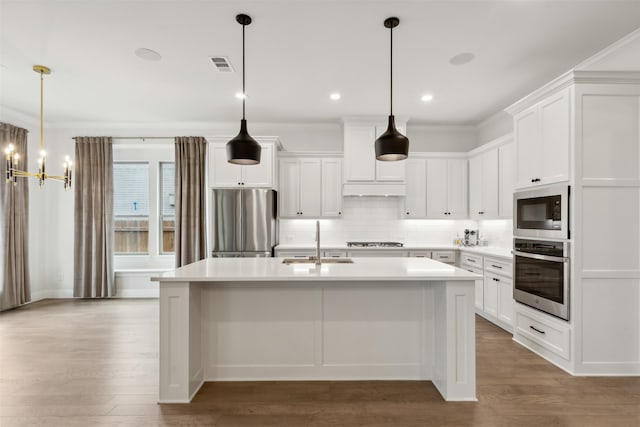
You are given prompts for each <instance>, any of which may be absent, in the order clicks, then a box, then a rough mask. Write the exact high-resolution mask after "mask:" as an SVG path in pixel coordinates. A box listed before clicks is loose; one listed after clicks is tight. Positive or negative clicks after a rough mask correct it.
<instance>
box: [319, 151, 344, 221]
mask: <svg viewBox="0 0 640 427" xmlns="http://www.w3.org/2000/svg"><path fill="white" fill-rule="evenodd" d="M340 215H342V159H337V158H336V159H322V216H323V217H330V216H340Z"/></svg>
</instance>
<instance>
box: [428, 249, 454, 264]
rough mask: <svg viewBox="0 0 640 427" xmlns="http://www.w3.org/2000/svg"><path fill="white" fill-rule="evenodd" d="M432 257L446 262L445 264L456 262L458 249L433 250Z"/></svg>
mask: <svg viewBox="0 0 640 427" xmlns="http://www.w3.org/2000/svg"><path fill="white" fill-rule="evenodd" d="M431 259H434V260H436V261H440V262H444V263H445V264H455V263H456V251H433V252H431Z"/></svg>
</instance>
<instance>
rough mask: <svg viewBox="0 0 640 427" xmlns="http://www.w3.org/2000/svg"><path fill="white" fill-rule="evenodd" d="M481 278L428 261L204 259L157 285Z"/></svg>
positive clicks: (166, 276) (164, 277) (162, 277)
mask: <svg viewBox="0 0 640 427" xmlns="http://www.w3.org/2000/svg"><path fill="white" fill-rule="evenodd" d="M479 279H482V277H481V276H479V275H477V274H474V273H470V272H468V271H466V270H463V269H461V268H456V267H454V266H451V265H447V264H443V263H441V262H437V261H434V260H431V259H428V258H384V257H380V258H353V263H352V264H333V263H324V264H322V265H321V266H320V267H316V266H315V264H288V265H287V264H284V263H283V258H207V259H204V260H202V261H198V262H195V263H193V264H189V265H186V266H184V267H181V268H178V269H177V270H173V271H168V272H166V273H163V274H161V275H160V276H158V277H153V278H152V279H151V280H153V281H159V282H185V281H188V282H212V283H215V282H244V281H255V282H273V281H278V282H280V281H286V282H291V281H304V282H308V281H343V280H367V281H389V280H394V281H415V280H430V281H433V280H438V281H445V280H479Z"/></svg>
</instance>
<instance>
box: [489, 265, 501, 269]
mask: <svg viewBox="0 0 640 427" xmlns="http://www.w3.org/2000/svg"><path fill="white" fill-rule="evenodd" d="M491 267H493V268H499V269H500V270H502V267H500V266H499V265H495V264H491Z"/></svg>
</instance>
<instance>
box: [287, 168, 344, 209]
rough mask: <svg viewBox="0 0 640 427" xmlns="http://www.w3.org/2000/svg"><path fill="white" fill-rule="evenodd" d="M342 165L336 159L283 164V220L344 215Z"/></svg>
mask: <svg viewBox="0 0 640 427" xmlns="http://www.w3.org/2000/svg"><path fill="white" fill-rule="evenodd" d="M341 190H342V161H341V160H340V159H337V158H331V159H320V158H285V159H281V160H280V192H279V199H280V201H279V206H280V207H279V211H280V217H281V218H309V217H312V218H317V217H324V216H326V217H336V216H340V215H342V191H341Z"/></svg>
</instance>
